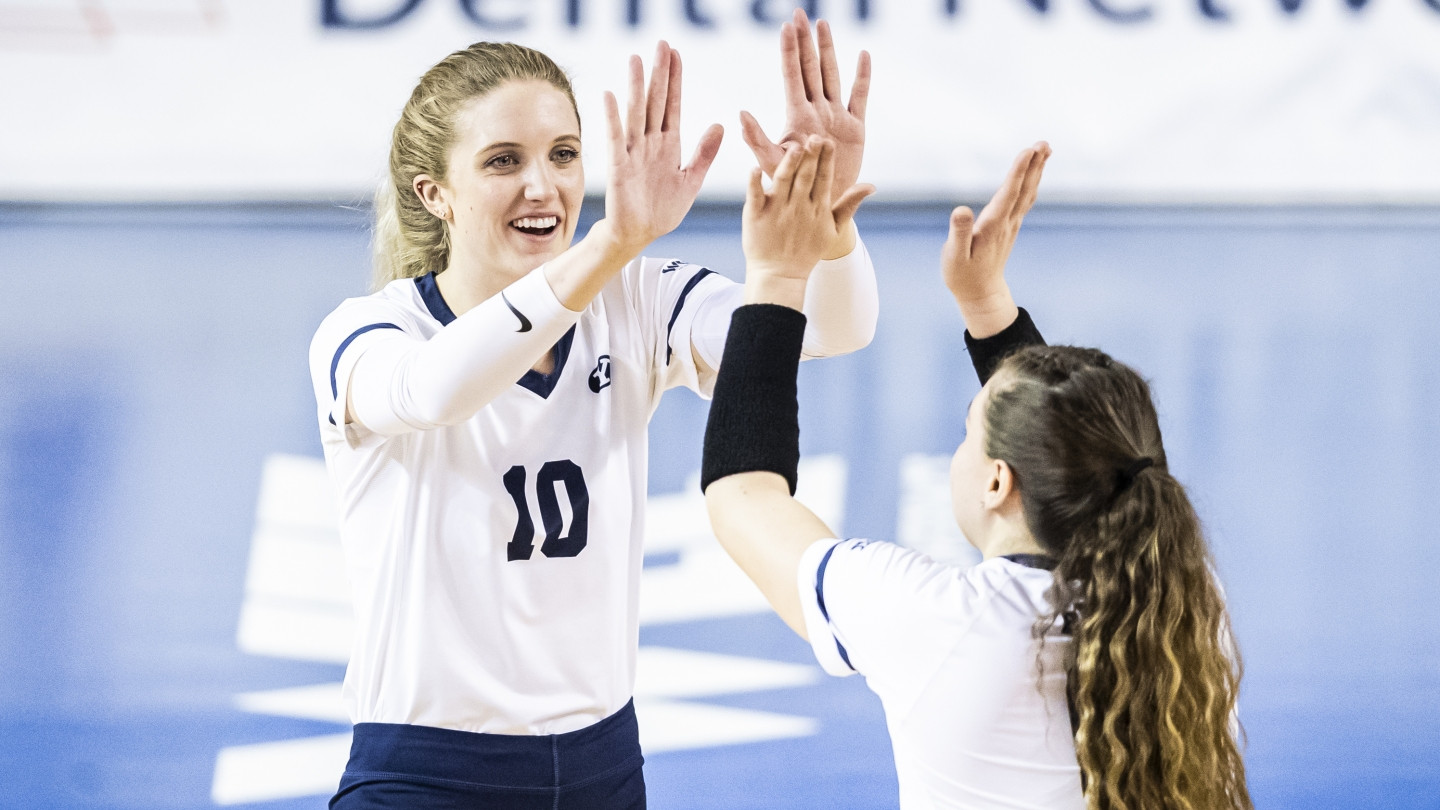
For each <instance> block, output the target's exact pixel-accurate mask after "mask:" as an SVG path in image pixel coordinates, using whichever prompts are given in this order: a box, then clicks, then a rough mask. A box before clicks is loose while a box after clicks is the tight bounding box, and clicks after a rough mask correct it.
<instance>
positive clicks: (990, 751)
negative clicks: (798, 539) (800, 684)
mask: <svg viewBox="0 0 1440 810" xmlns="http://www.w3.org/2000/svg"><path fill="white" fill-rule="evenodd" d="M1052 579H1053V578H1052V575H1051V573H1050V572H1049V571H1045V570H1042V569H1036V568H1028V567H1026V566H1023V565H1020V564H1018V563H1015V562H1011V561H1010V560H1007V559H1004V558H1000V557H997V558H993V559H990V560H986V561H985V562H982V563H980V564H979V565H976V566H974V567H973V568H970V569H968V570H961V569H957V568H954V567H952V566H949V565H945V564H943V563H939V562H936V561H934V560H932V559H930V558H929V557H926V556H925V555H923V554H920V553H919V552H916V551H913V550H911V549H906V548H902V547H900V546H897V545H895V544H893V543H884V542H871V541H867V540H846V541H838V540H823V541H820V542H817V543H815V544H813V545H812V546H810V548H809V549H807V550H806V552H805V554H804V556H803V558H802V560H801V563H800V569H799V579H798V586H799V588H800V600H801V605H802V608H803V610H804V615H805V628H806V631H807V633H806V634H807V635H808V636H809V638H810V645H811V647H812V648H813V649H814V651H815V655H816V658H817V659H818V660H819V662H820V664H821V666H822V667H824V669H825V671H827V672H829V673H830V674H832V675H849V674H852V673H855V672H859V673H861V674H863V675H864V676H865V679H866V683H867V685H868V686H869V687H870V689H871V690H872V691H874V692H875V693H876V694H877V695H879V697H880V701H881V704H882V705H883V706H884V709H885V721H886V724H887V725H888V727H889V730H890V739H891V742H892V745H893V748H894V752H895V770H896V773H897V775H898V777H899V783H900V807H901V808H903V810H932V809H934V810H938V809H939V808H967V810H982V809H984V810H989V809H990V808H997V809H998V808H1007V809H1008V810H1020V809H1021V808H1024V809H1025V810H1067V808H1075V809H1076V810H1079V808H1083V807H1084V806H1085V802H1084V798H1083V796H1082V793H1081V786H1080V768H1079V765H1078V763H1077V761H1076V758H1075V742H1074V737H1073V735H1072V732H1071V727H1070V715H1069V709H1068V707H1067V705H1066V700H1065V671H1064V668H1063V666H1064V664H1063V662H1064V656H1065V653H1066V651H1067V649H1068V646H1069V644H1070V640H1069V638H1068V637H1067V636H1065V635H1063V634H1062V633H1061V632H1060V630H1059V629H1058V628H1057V629H1052V630H1051V631H1050V633H1049V634H1048V635H1047V636H1046V639H1045V643H1044V645H1043V647H1042V645H1041V644H1040V642H1039V641H1038V640H1037V639H1036V638H1035V637H1034V633H1033V628H1034V625H1035V622H1036V619H1037V618H1039V617H1040V616H1042V615H1045V614H1048V612H1049V607H1048V601H1047V599H1046V597H1045V592H1046V590H1047V589H1049V587H1050V584H1051V582H1052ZM1042 660H1043V670H1041V669H1040V668H1039V667H1040V662H1041V661H1042ZM1042 671H1043V673H1044V674H1043V676H1042V675H1041V674H1040V673H1041V672H1042Z"/></svg>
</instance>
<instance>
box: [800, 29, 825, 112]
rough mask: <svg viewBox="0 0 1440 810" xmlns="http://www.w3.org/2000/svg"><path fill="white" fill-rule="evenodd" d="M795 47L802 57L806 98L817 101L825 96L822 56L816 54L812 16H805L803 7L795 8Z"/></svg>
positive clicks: (801, 73) (801, 75) (801, 69)
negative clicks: (811, 33)
mask: <svg viewBox="0 0 1440 810" xmlns="http://www.w3.org/2000/svg"><path fill="white" fill-rule="evenodd" d="M795 48H796V51H797V54H798V55H799V57H800V77H801V79H802V80H804V82H805V99H806V100H807V101H815V100H816V99H820V98H824V97H825V95H824V94H825V90H824V82H823V81H822V80H821V78H820V57H818V56H817V55H816V54H815V42H814V40H812V39H810V18H809V17H806V16H805V9H803V8H797V9H795Z"/></svg>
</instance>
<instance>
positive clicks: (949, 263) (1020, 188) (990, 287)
mask: <svg viewBox="0 0 1440 810" xmlns="http://www.w3.org/2000/svg"><path fill="white" fill-rule="evenodd" d="M1049 159H1050V145H1049V144H1047V143H1045V142H1044V141H1040V142H1039V143H1037V144H1035V145H1034V146H1032V147H1030V148H1028V149H1026V150H1024V151H1023V152H1021V153H1020V156H1019V157H1017V158H1016V159H1015V164H1014V165H1013V166H1011V167H1010V173H1009V174H1008V175H1007V176H1006V177H1005V182H1004V184H1003V185H1001V186H1000V189H999V190H998V191H996V192H995V196H993V197H991V198H990V202H988V203H986V205H985V207H984V208H982V209H981V210H980V216H979V218H978V219H977V218H976V216H975V213H974V212H973V211H971V210H970V207H969V206H965V205H962V206H960V207H958V208H956V209H955V210H954V211H952V212H951V213H950V235H949V237H948V238H946V240H945V247H944V248H943V249H942V250H941V252H940V273H941V277H942V278H943V279H944V280H945V286H946V287H947V288H948V289H949V290H950V294H951V295H953V296H955V303H957V304H959V305H960V314H961V315H962V316H963V317H964V318H965V326H966V328H967V329H969V330H970V334H971V335H973V336H975V337H977V338H983V337H988V336H990V335H993V334H995V333H997V332H999V331H1001V330H1002V329H1004V328H1005V327H1006V326H1009V325H1010V323H1011V322H1012V321H1013V320H1014V319H1015V315H1016V308H1015V301H1014V299H1013V298H1011V296H1010V287H1009V285H1007V284H1006V283H1005V262H1006V260H1007V259H1009V258H1010V250H1011V248H1013V247H1015V237H1016V236H1018V235H1019V233H1020V224H1021V222H1023V221H1024V219H1025V215H1026V214H1027V213H1029V212H1030V207H1031V206H1032V205H1034V204H1035V195H1036V193H1037V192H1038V190H1039V188H1040V175H1041V173H1042V172H1043V171H1044V170H1045V161H1047V160H1049Z"/></svg>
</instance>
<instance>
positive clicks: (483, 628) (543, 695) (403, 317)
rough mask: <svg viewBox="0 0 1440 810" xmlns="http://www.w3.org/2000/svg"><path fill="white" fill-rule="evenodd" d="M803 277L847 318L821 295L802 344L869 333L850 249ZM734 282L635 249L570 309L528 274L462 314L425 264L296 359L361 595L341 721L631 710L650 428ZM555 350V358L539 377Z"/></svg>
mask: <svg viewBox="0 0 1440 810" xmlns="http://www.w3.org/2000/svg"><path fill="white" fill-rule="evenodd" d="M815 273H816V278H817V280H818V279H819V278H822V277H823V278H825V279H827V281H826V283H827V284H828V285H829V287H830V290H829V293H828V294H829V295H830V296H831V298H833V299H835V300H838V301H839V302H840V304H841V306H839V307H838V310H839V311H840V312H842V313H843V314H844V316H843V317H842V318H841V319H840V320H841V321H843V323H838V324H837V323H836V322H835V319H834V318H833V317H832V318H829V319H827V318H826V317H823V312H822V317H821V318H819V319H817V321H818V324H819V326H820V330H819V333H818V334H817V335H816V336H815V339H814V340H809V339H808V336H807V344H808V345H809V347H808V348H807V352H809V353H811V354H816V355H818V354H829V353H835V352H836V350H839V351H847V350H853V349H855V348H859V347H860V346H863V345H865V343H866V342H868V341H869V339H870V336H871V335H872V334H873V329H874V313H875V311H876V309H877V308H878V307H877V306H875V300H876V296H875V293H874V274H873V268H872V267H871V265H870V261H869V258H868V256H867V255H866V253H865V251H864V249H863V247H860V248H857V250H856V251H855V252H854V253H852V254H851V256H849V257H846V258H844V259H838V260H836V261H834V262H824V263H822V266H821V267H819V268H817V269H816V271H815ZM820 295H821V296H822V299H823V297H824V296H825V295H826V293H821V294H820ZM741 299H742V288H741V287H740V286H739V285H737V284H735V283H733V282H731V281H729V280H728V279H726V278H724V277H723V276H720V275H717V274H715V273H712V272H711V271H709V270H707V269H705V268H703V267H699V266H697V265H692V264H686V263H683V262H679V261H668V262H667V261H663V260H654V259H637V260H635V261H634V262H631V263H630V264H629V265H628V266H627V267H626V268H625V269H624V270H623V271H622V272H621V273H620V275H619V276H618V277H617V278H616V279H614V280H613V281H612V282H611V283H610V284H608V285H607V286H606V287H605V288H604V290H603V291H602V292H601V293H600V295H598V296H597V297H596V298H595V299H594V300H593V301H592V302H591V304H590V305H589V306H588V307H587V308H586V309H585V311H584V312H580V313H577V312H571V311H570V310H567V309H566V308H565V307H564V306H563V305H561V303H560V301H559V300H558V299H557V298H556V297H555V294H554V293H553V292H552V291H551V289H550V286H549V284H548V283H547V282H546V280H545V277H544V274H543V272H542V270H540V269H537V270H535V271H533V272H531V273H530V274H528V275H527V276H525V277H524V278H522V279H520V280H519V281H516V282H515V283H514V284H512V285H511V286H509V287H507V288H506V289H505V290H504V291H503V293H502V294H501V295H496V296H494V297H493V298H491V299H489V300H487V301H485V302H483V303H481V304H480V305H479V306H477V307H475V308H474V309H473V310H471V311H469V312H466V313H465V315H464V316H462V317H460V318H456V317H455V316H454V314H453V313H452V312H451V310H450V308H449V307H448V306H447V305H446V304H445V301H444V299H443V297H442V296H441V295H440V293H439V290H438V288H437V287H436V285H435V281H434V277H433V276H425V277H422V278H420V279H406V280H400V281H395V282H392V283H390V284H389V285H387V286H386V287H385V288H384V289H382V290H380V291H379V292H377V293H375V294H373V295H370V296H366V297H363V298H353V299H349V300H347V301H345V302H343V303H342V304H341V305H340V306H339V307H338V308H337V309H336V310H335V311H334V312H332V313H331V314H330V315H329V316H328V317H327V318H326V319H325V320H324V322H323V323H322V324H321V325H320V328H319V330H318V331H317V332H316V335H315V338H314V340H313V342H312V344H311V347H310V367H311V376H312V381H313V383H314V387H315V396H316V400H317V402H318V418H319V423H320V436H321V441H322V444H323V446H324V450H325V460H326V464H327V466H328V468H329V471H330V477H331V480H332V482H333V484H334V486H335V491H336V496H337V504H338V507H339V514H340V534H341V540H342V543H343V545H344V548H345V557H346V568H347V572H348V574H349V578H350V583H351V589H352V596H353V602H354V609H355V619H356V632H355V637H354V640H353V644H352V650H351V657H350V665H349V667H348V669H347V671H346V675H345V687H344V694H345V700H346V704H347V707H348V709H349V712H350V716H351V719H352V720H353V721H354V722H356V723H363V722H381V723H410V724H419V725H428V726H438V727H443V728H452V729H460V730H465V731H475V732H487V733H498V734H556V733H563V732H567V731H573V730H575V729H579V728H583V727H585V726H588V725H590V724H592V723H595V722H597V721H599V720H601V719H603V718H605V717H607V716H609V715H611V714H613V713H614V712H616V711H618V710H619V709H621V708H623V707H624V705H625V703H626V702H627V701H628V700H629V699H630V696H631V693H632V690H633V685H634V679H635V656H636V649H637V646H638V640H639V626H638V611H637V597H638V583H639V576H640V567H641V558H642V549H641V542H642V538H643V535H644V525H643V516H644V506H645V496H646V467H647V462H648V457H647V454H648V444H647V435H646V428H647V424H648V422H649V418H650V415H651V413H652V412H653V411H654V409H655V407H656V405H657V404H658V403H659V399H660V395H661V394H662V393H663V392H664V391H665V390H666V389H668V388H671V387H674V386H678V385H684V386H687V387H689V388H691V389H693V390H695V391H696V392H698V393H700V394H701V395H708V393H709V391H710V389H711V386H712V385H713V383H714V379H713V378H714V374H713V372H710V373H706V372H704V371H703V370H702V367H701V366H699V365H697V363H696V362H695V355H697V354H698V355H699V356H700V358H701V360H702V361H703V363H704V364H705V365H708V366H709V368H710V369H717V368H718V367H719V364H720V357H721V355H722V352H723V348H724V340H725V334H726V332H727V330H728V328H729V323H730V314H731V312H733V310H734V308H735V307H736V306H738V305H739V303H740V302H741ZM867 300H868V302H869V303H867ZM857 302H858V303H857ZM819 308H820V309H821V310H824V309H825V307H824V306H820V307H819ZM866 313H868V321H867V320H866ZM832 315H833V313H832ZM827 325H828V326H829V327H830V331H829V332H828V333H825V331H824V330H825V327H826V326H827ZM552 346H553V347H554V355H553V357H554V369H553V371H552V372H551V373H550V374H543V375H542V374H539V373H538V372H535V371H533V370H531V366H532V365H533V364H534V362H535V359H536V358H538V357H540V356H541V355H542V354H544V353H545V351H546V350H547V349H549V348H551V347H552ZM362 357H363V358H365V361H364V363H363V364H362V365H361V367H360V368H361V371H362V372H363V373H355V374H354V375H353V379H352V372H353V371H354V370H355V368H356V363H357V361H359V360H360V359H361V358H362ZM517 381H518V382H517ZM352 388H353V390H351V389H352ZM347 396H349V398H350V403H351V409H352V411H353V414H354V415H355V416H356V417H357V418H358V421H352V422H350V423H346V421H345V411H346V408H345V403H346V400H347ZM696 441H699V437H696Z"/></svg>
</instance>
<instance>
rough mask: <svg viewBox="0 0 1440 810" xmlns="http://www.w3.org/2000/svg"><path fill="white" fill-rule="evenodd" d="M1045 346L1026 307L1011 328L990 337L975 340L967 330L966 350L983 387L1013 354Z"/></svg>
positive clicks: (1021, 309) (1022, 308)
mask: <svg viewBox="0 0 1440 810" xmlns="http://www.w3.org/2000/svg"><path fill="white" fill-rule="evenodd" d="M1044 345H1045V338H1043V337H1041V336H1040V330H1039V329H1036V328H1035V322H1034V321H1032V320H1030V313H1028V312H1026V311H1025V308H1024V307H1020V314H1019V315H1018V316H1017V317H1016V318H1015V320H1014V321H1012V322H1011V323H1010V325H1009V326H1007V327H1005V328H1004V329H1002V330H1000V331H999V332H998V333H996V334H994V335H991V336H990V337H987V338H974V337H971V335H970V330H968V329H967V330H965V348H966V349H968V350H969V351H970V362H971V363H974V364H975V374H976V375H977V376H979V377H980V384H981V385H984V384H985V381H986V380H988V379H990V375H991V374H994V373H995V369H997V368H999V367H1000V361H1001V360H1004V359H1005V358H1006V357H1007V356H1008V355H1010V354H1011V353H1012V352H1014V351H1016V350H1017V349H1023V348H1025V347H1026V346H1044Z"/></svg>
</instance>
